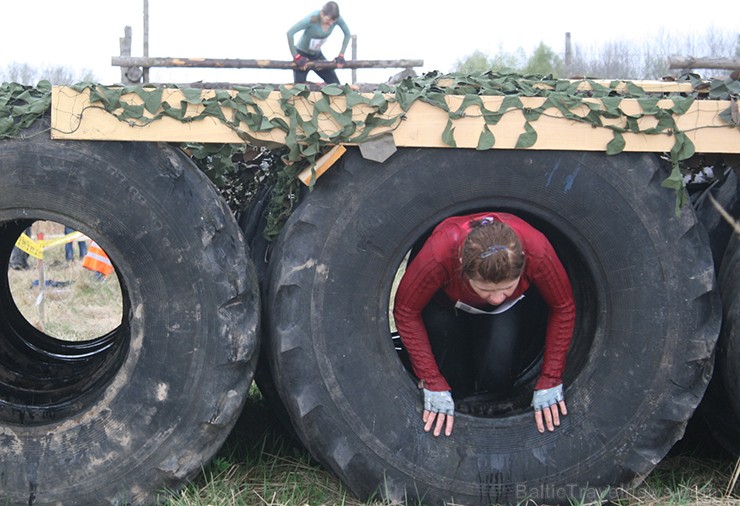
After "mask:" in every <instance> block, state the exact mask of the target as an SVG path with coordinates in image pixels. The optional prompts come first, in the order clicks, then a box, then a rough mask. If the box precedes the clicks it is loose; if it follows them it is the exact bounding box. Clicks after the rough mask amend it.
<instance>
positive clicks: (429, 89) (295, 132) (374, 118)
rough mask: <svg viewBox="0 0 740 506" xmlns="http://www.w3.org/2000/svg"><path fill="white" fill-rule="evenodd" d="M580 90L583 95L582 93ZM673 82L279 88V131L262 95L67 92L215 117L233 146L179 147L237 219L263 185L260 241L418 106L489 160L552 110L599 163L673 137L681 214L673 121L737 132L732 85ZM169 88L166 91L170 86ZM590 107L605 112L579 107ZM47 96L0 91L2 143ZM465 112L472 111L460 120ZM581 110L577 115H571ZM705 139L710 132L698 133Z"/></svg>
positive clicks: (679, 138)
mask: <svg viewBox="0 0 740 506" xmlns="http://www.w3.org/2000/svg"><path fill="white" fill-rule="evenodd" d="M584 81H585V82H587V83H588V84H590V86H588V88H589V89H587V90H584V89H581V88H580V86H581V85H582V84H583V82H584ZM682 81H685V82H689V83H690V84H691V85H692V89H693V92H692V93H648V92H646V91H645V90H643V89H642V88H641V87H640V86H638V85H637V84H635V83H633V82H629V81H626V82H625V81H616V80H615V81H611V82H610V84H609V85H604V84H601V83H603V81H599V82H596V81H595V80H589V79H585V80H579V81H571V80H561V79H554V78H552V77H549V76H521V75H516V74H506V75H503V74H496V73H485V74H481V75H461V74H440V73H437V72H432V73H428V74H425V75H423V76H420V77H409V78H407V79H404V80H403V81H402V82H401V83H399V84H397V85H394V86H391V85H379V86H378V87H377V88H376V89H375V90H373V91H371V92H369V93H360V92H358V91H356V90H355V89H353V88H352V87H350V86H348V85H344V86H341V85H327V86H324V87H321V88H320V93H318V94H312V90H311V89H310V88H309V87H308V86H306V85H300V84H299V85H290V86H279V87H278V88H277V91H279V93H280V97H281V98H280V101H279V103H280V107H281V109H282V111H281V112H282V115H283V116H284V117H285V118H287V120H284V119H281V118H276V117H275V116H274V115H270V114H268V113H269V111H264V110H263V109H262V105H263V102H264V100H265V99H266V98H267V96H268V95H269V94H270V93H271V92H273V91H275V89H274V88H272V87H264V88H259V87H251V88H247V87H240V86H233V87H231V88H229V89H228V90H227V89H220V90H215V93H214V94H213V95H212V96H208V97H204V96H203V94H202V93H201V91H202V90H201V89H196V88H182V87H176V88H178V89H179V90H180V91H182V93H183V95H184V97H185V98H184V100H183V102H182V103H181V104H180V106H179V107H176V106H173V105H171V104H168V103H167V102H163V100H162V97H163V91H164V90H165V89H166V88H165V87H161V86H147V85H135V86H103V85H100V84H94V83H80V84H78V85H75V86H73V88H75V89H76V90H78V91H83V90H89V91H90V99H91V107H99V108H103V109H105V110H106V111H108V112H109V113H111V114H113V115H115V116H116V117H117V118H118V119H119V120H120V121H124V122H126V123H128V124H129V125H131V126H144V125H146V124H148V123H151V122H153V121H157V120H158V119H160V118H162V117H171V118H175V119H177V120H179V121H183V122H192V121H199V120H202V119H203V118H206V117H208V118H216V119H217V120H218V121H221V122H222V123H224V124H226V125H227V126H229V127H230V128H232V129H233V130H234V131H235V132H236V133H237V134H238V135H239V137H240V138H242V139H244V143H242V144H221V145H214V144H194V143H190V144H186V145H183V146H182V148H183V149H184V150H185V151H186V152H187V153H188V154H189V155H190V156H191V157H192V159H193V160H194V161H195V162H196V163H197V165H198V166H199V167H200V168H201V169H202V170H204V171H205V173H206V174H208V176H209V177H210V179H211V180H212V181H213V182H214V183H215V184H216V185H217V186H218V187H219V188H220V189H221V191H222V194H223V195H224V197H225V198H226V200H227V202H228V203H229V205H230V206H231V208H232V210H234V211H235V212H238V211H240V210H243V209H245V208H246V207H247V206H249V204H250V199H251V198H252V197H253V196H254V195H255V194H256V193H257V191H258V189H259V188H260V187H261V186H263V185H271V186H272V188H273V196H272V202H271V206H270V213H269V223H268V226H267V229H266V231H265V234H266V235H267V236H268V238H273V237H275V236H276V235H277V233H279V229H280V225H281V223H282V222H283V221H284V220H285V218H286V217H287V216H288V215H289V213H290V210H291V209H292V207H293V206H294V205H295V204H296V203H297V197H298V184H299V183H298V180H297V177H296V176H297V174H298V173H299V172H301V171H302V170H303V169H304V168H306V167H313V165H314V164H315V162H316V160H317V159H318V157H320V156H321V155H322V154H323V153H324V152H326V150H327V149H328V148H330V147H331V146H333V145H336V144H340V143H361V142H363V141H366V140H368V139H371V138H373V136H374V135H376V134H377V132H386V131H387V130H388V129H389V128H390V129H393V128H395V127H396V126H397V125H398V124H399V123H400V122H401V121H403V118H404V115H405V113H406V112H407V111H408V110H409V108H410V107H411V106H412V104H413V103H414V102H416V101H423V102H426V103H428V104H431V105H433V106H435V107H438V108H440V109H442V110H444V111H445V112H446V113H447V114H448V122H447V125H446V128H445V129H444V131H443V132H442V140H443V141H444V142H445V144H447V145H448V146H451V147H455V146H456V143H455V127H454V120H455V119H458V118H461V117H463V116H471V114H474V113H471V112H470V111H471V110H473V111H476V110H477V111H478V112H477V113H475V114H477V115H479V116H480V117H482V118H483V119H484V126H483V129H482V131H481V134H480V137H479V140H478V146H477V149H479V150H486V149H492V148H494V147H495V145H496V139H495V137H494V135H493V133H492V132H491V130H490V129H489V125H495V124H497V123H498V122H499V121H500V120H501V119H502V118H503V117H504V115H506V114H507V113H509V112H511V111H515V110H517V111H518V110H521V111H522V112H523V114H524V117H525V119H526V122H525V124H524V127H523V131H522V132H521V134H520V135H519V138H518V142H517V146H516V147H517V148H521V149H526V148H529V147H531V146H533V145H534V144H535V142H536V141H537V128H536V122H537V120H538V119H539V118H540V117H542V116H546V115H548V114H549V113H548V110H549V109H551V108H555V109H557V111H558V112H559V113H560V114H561V115H562V117H563V118H564V119H565V120H567V121H578V122H583V123H588V124H590V125H592V126H594V127H596V128H605V129H609V130H611V132H612V140H611V141H610V142H609V143H608V144H607V146H605V151H606V153H608V154H617V153H620V152H621V151H622V150H623V149H624V146H625V141H624V138H623V134H624V133H626V132H631V133H642V134H648V135H671V136H673V138H674V140H675V142H674V145H673V148H672V150H671V151H670V153H668V157H669V159H670V162H671V164H672V167H673V170H672V172H671V174H670V176H669V177H668V178H666V180H665V181H664V186H666V187H668V188H671V189H673V190H675V191H676V194H677V199H676V204H677V208H680V207H681V206H683V204H684V203H685V199H686V192H685V191H684V190H685V188H684V185H685V183H684V178H685V171H686V168H685V166H684V164H682V163H681V162H683V161H685V160H688V159H689V158H691V157H692V156H693V155H694V154H695V153H694V146H693V143H692V142H691V140H690V139H689V138H688V137H687V136H686V133H687V132H686V131H681V130H679V129H678V128H677V126H676V122H675V118H676V117H677V116H680V115H682V114H684V113H685V112H686V111H687V110H688V109H689V108H690V107H691V105H692V104H693V102H694V101H695V100H701V99H712V100H729V101H730V103H731V105H730V107H729V108H728V109H727V110H725V111H723V112H722V113H721V114H720V117H721V118H722V119H723V121H724V122H726V123H727V124H728V125H740V119H739V118H738V109H737V97H738V96H740V81H738V80H733V79H727V80H721V79H713V80H710V81H706V80H703V79H701V78H700V77H699V76H697V75H693V74H692V75H687V76H685V77H683V78H682ZM173 87H175V86H173ZM132 93H133V94H136V95H138V96H139V97H140V98H141V101H142V103H141V105H133V104H131V103H130V102H129V101H127V100H124V99H123V97H124V96H125V95H129V94H132ZM449 95H458V96H463V97H464V98H463V100H462V103H461V105H460V107H458V108H457V109H455V110H452V109H450V107H449V106H448V103H447V101H446V97H448V96H449ZM487 95H493V96H504V97H505V98H504V100H503V102H502V104H501V106H500V107H499V109H498V110H495V111H491V110H488V109H487V108H486V107H485V105H484V103H483V101H482V99H481V97H482V96H487ZM336 96H344V97H345V99H346V107H345V108H344V109H342V110H337V109H336V108H334V107H332V103H331V99H332V97H336ZM295 97H301V98H304V99H306V100H309V101H310V103H311V106H312V108H313V114H312V115H311V117H309V118H307V119H306V118H304V117H303V116H302V115H301V114H299V113H298V111H297V110H296V108H295V106H294V100H293V99H294V98H295ZM522 97H543V98H545V101H544V103H543V105H542V106H540V107H537V108H527V107H525V106H524V105H523V103H522V101H521V98H522ZM586 98H598V99H600V100H599V101H600V102H601V104H603V106H601V105H599V104H594V103H593V102H589V101H586V100H584V99H586ZM627 98H629V99H636V100H637V101H638V102H639V104H640V105H641V108H642V112H641V113H640V114H638V115H635V114H627V113H625V112H624V111H623V110H622V109H621V102H622V100H623V99H627ZM661 99H670V100H671V101H672V104H673V105H672V106H671V107H668V108H666V107H662V106H659V105H658V101H659V100H661ZM50 102H51V86H50V84H49V83H48V82H40V83H39V84H38V85H37V86H36V87H27V86H22V85H19V84H14V83H4V84H3V85H2V86H1V87H0V138H3V137H14V136H17V135H18V134H19V132H20V131H21V130H22V129H23V128H25V127H26V126H28V125H29V124H30V123H31V122H32V121H33V120H34V119H35V118H37V117H39V116H40V115H42V114H44V113H45V112H46V111H47V110H48V109H49V107H50ZM193 104H197V105H201V106H202V108H201V109H200V110H201V112H199V113H198V115H197V116H193V115H192V114H191V113H189V112H188V111H189V108H188V106H189V105H193ZM360 104H361V105H363V108H364V109H363V110H368V111H370V112H368V113H365V114H363V115H362V117H361V118H359V119H358V118H357V117H356V116H353V108H354V107H356V106H358V105H360ZM391 104H398V105H399V106H400V109H401V111H402V112H401V113H399V114H396V115H391V116H389V115H388V114H387V112H388V110H389V106H390V105H391ZM471 106H472V107H473V109H470V108H471ZM583 106H586V107H588V113H587V114H586V115H585V116H584V115H582V114H576V113H575V112H574V111H576V110H578V109H581V108H583ZM224 108H225V109H230V110H231V111H233V112H234V114H233V116H230V118H227V117H226V116H225V115H224V113H223V110H224ZM319 115H323V116H329V117H331V119H332V122H333V124H334V126H335V129H334V130H333V131H332V132H326V131H324V130H321V129H320V128H319V123H318V121H319ZM649 116H652V117H654V118H655V126H654V127H651V128H646V129H641V127H640V125H639V123H638V122H639V120H640V119H641V118H644V117H649ZM614 118H618V119H620V121H618V122H616V124H605V122H604V120H606V119H614ZM697 128H708V127H697ZM274 129H277V130H280V131H282V132H283V133H284V134H285V143H284V144H281V145H275V144H266V143H265V142H263V141H259V140H257V139H256V138H255V137H254V133H258V132H267V131H271V130H274Z"/></svg>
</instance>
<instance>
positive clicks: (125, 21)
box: [0, 0, 740, 84]
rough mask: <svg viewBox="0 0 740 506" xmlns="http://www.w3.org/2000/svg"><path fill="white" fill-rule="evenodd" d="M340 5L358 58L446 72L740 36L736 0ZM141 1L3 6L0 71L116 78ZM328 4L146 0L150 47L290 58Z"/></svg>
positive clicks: (171, 72) (254, 73)
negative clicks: (508, 59) (305, 25)
mask: <svg viewBox="0 0 740 506" xmlns="http://www.w3.org/2000/svg"><path fill="white" fill-rule="evenodd" d="M338 4H339V7H340V10H341V13H342V16H343V17H344V19H345V21H346V22H347V24H348V25H349V27H350V29H351V31H352V32H353V33H354V34H356V35H357V45H358V58H360V59H383V60H390V59H420V60H424V66H423V68H420V69H416V70H417V72H420V71H422V72H425V71H430V70H440V71H442V72H448V71H450V70H451V69H452V67H453V66H454V64H455V63H456V61H458V60H460V59H463V58H464V57H465V56H466V55H468V54H470V53H472V52H473V51H475V50H480V51H482V52H484V53H488V54H496V53H497V52H499V51H500V50H503V51H505V52H514V51H516V50H517V49H518V48H522V49H523V50H524V51H525V52H526V53H527V54H531V52H532V51H533V50H534V48H535V47H536V46H537V45H539V43H540V42H543V43H545V44H546V45H548V46H549V47H551V48H552V49H554V50H555V51H556V52H559V53H562V51H563V48H564V41H565V33H566V32H570V33H571V37H572V42H573V44H576V45H579V46H581V47H585V48H587V47H595V46H598V45H600V44H601V43H604V42H607V41H614V40H626V41H634V42H636V43H640V42H642V41H649V40H650V37H651V35H653V34H657V33H658V32H659V31H660V30H664V31H667V32H668V33H670V34H672V35H673V34H676V35H678V36H681V35H688V36H690V35H691V34H692V33H693V34H696V35H704V34H705V33H707V31H708V30H710V29H717V30H722V31H728V32H731V33H732V32H734V33H740V10H738V3H737V0H714V1H712V2H706V3H704V2H698V3H697V2H694V3H689V4H687V5H686V6H685V7H680V6H679V3H678V2H673V3H670V2H668V3H666V2H656V1H650V0H641V1H639V2H634V1H622V2H600V3H593V2H591V3H588V2H586V3H584V2H581V3H573V2H544V1H540V0H530V1H528V2H521V1H519V2H512V1H500V0H499V1H496V0H467V1H464V2H434V1H424V2H418V1H415V0H400V1H395V2H370V1H367V0H363V1H360V0H340V1H338ZM143 5H144V2H143V0H119V1H117V2H112V1H110V0H107V1H106V0H95V1H93V0H67V1H64V0H35V1H33V0H32V1H31V2H23V3H21V2H12V3H11V2H7V3H4V4H3V23H2V24H3V26H2V28H0V69H2V68H5V67H6V66H7V65H9V64H10V63H13V62H16V63H28V64H30V65H32V66H34V67H37V68H44V67H51V66H64V67H68V68H69V69H71V70H72V71H73V72H75V73H77V72H79V73H80V74H82V72H83V71H84V70H89V71H91V72H92V73H93V75H94V76H95V79H96V80H97V81H99V82H102V83H104V84H113V83H117V82H119V81H120V70H119V69H118V68H117V67H113V66H112V65H111V57H112V56H115V55H118V54H119V38H120V37H122V36H123V33H124V27H125V26H127V25H128V26H131V27H132V30H133V48H132V55H133V56H141V55H142V54H143V52H142V51H143V41H142V34H143ZM321 5H323V1H321V0H319V1H316V2H311V1H306V0H261V1H255V0H207V1H203V0H199V1H194V0H149V55H150V56H159V57H204V58H244V59H275V60H289V59H290V53H289V51H288V46H287V38H286V35H285V32H286V31H287V29H288V28H289V27H290V26H291V25H293V24H294V23H295V22H296V21H298V20H299V19H301V18H302V17H304V16H305V15H307V14H308V13H309V12H310V11H312V10H316V9H319V8H320V7H321ZM341 39H342V36H341V30H338V29H337V30H336V31H335V33H334V34H333V35H332V37H331V39H330V42H328V43H327V45H326V46H325V54H326V56H327V57H329V58H333V57H334V56H336V53H337V51H338V47H339V44H340V42H341ZM348 53H349V51H348ZM681 56H688V55H681ZM691 56H703V55H691ZM728 56H731V55H728ZM347 58H350V54H347ZM349 72H350V71H349V70H343V71H340V76H339V77H340V80H342V81H345V82H348V81H349V80H350V74H349ZM395 72H397V70H396V69H387V70H382V71H364V70H360V71H358V80H359V81H364V82H379V81H382V80H384V77H385V76H390V75H392V74H393V73H395ZM379 73H382V76H383V77H379ZM311 76H313V74H311ZM150 79H151V81H154V82H165V81H169V82H189V81H197V80H205V81H232V82H242V83H257V82H275V83H276V82H291V81H292V73H291V72H290V71H287V70H282V71H273V70H269V71H268V70H234V71H232V70H223V69H221V70H205V69H152V71H151V74H150Z"/></svg>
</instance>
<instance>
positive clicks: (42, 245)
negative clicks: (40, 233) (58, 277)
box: [15, 232, 87, 260]
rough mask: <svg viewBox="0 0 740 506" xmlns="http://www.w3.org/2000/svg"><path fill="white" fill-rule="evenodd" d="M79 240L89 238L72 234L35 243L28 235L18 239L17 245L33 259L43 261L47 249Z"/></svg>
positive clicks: (80, 234) (79, 233) (81, 234)
mask: <svg viewBox="0 0 740 506" xmlns="http://www.w3.org/2000/svg"><path fill="white" fill-rule="evenodd" d="M79 238H84V239H87V237H86V236H85V235H84V234H83V233H82V232H72V233H69V234H67V235H64V236H62V237H57V238H55V239H49V240H43V241H35V240H33V239H31V238H30V237H28V236H27V235H26V234H21V235H20V236H19V237H18V240H17V241H16V242H15V245H16V246H18V248H20V249H21V250H23V251H25V252H26V253H28V254H29V255H31V256H32V257H34V258H38V259H39V260H43V259H44V250H45V249H49V248H53V247H55V246H60V245H62V244H67V243H68V242H72V241H74V240H75V239H79Z"/></svg>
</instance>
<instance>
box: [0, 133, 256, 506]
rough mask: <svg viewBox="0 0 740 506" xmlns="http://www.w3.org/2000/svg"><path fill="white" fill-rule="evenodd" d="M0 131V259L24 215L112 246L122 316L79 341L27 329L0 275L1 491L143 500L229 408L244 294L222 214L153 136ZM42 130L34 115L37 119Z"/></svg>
mask: <svg viewBox="0 0 740 506" xmlns="http://www.w3.org/2000/svg"><path fill="white" fill-rule="evenodd" d="M43 126H44V125H42V124H39V125H37V127H36V130H35V131H26V132H25V135H26V136H28V138H26V139H18V140H4V141H2V142H0V179H1V180H2V181H3V184H2V189H0V268H4V269H5V272H7V269H8V260H9V257H10V254H11V249H12V247H13V244H14V242H15V240H16V239H17V238H18V236H19V234H20V233H22V231H23V230H24V229H25V228H26V227H27V226H29V225H30V224H31V223H32V222H33V221H35V220H51V221H55V222H58V223H63V224H65V225H68V226H71V227H73V228H74V229H76V230H79V231H81V232H83V233H84V234H86V235H87V236H89V237H90V238H92V239H93V240H95V241H96V242H98V244H99V245H100V246H101V247H102V248H103V249H104V250H105V252H106V253H107V254H108V256H109V257H110V258H111V260H112V262H113V264H114V266H115V270H116V275H117V276H118V280H119V282H120V285H121V291H122V294H123V318H122V323H121V325H120V326H118V327H117V328H116V329H114V330H113V331H112V332H111V333H110V334H108V335H105V336H101V337H99V338H97V339H93V340H91V341H85V342H84V343H82V344H79V343H73V342H68V341H64V342H63V341H60V340H58V339H55V338H53V337H51V336H49V335H46V334H44V333H42V332H39V331H37V330H36V329H34V328H33V327H32V326H31V325H30V324H29V323H28V321H26V320H25V318H23V317H22V316H21V315H20V313H19V310H18V309H17V307H16V306H15V304H14V302H13V298H12V296H11V295H10V289H9V286H8V277H7V276H6V275H3V276H2V281H0V290H1V291H2V296H1V297H0V300H1V301H2V302H0V434H2V441H3V444H2V445H0V499H2V502H3V503H6V502H7V503H9V504H20V503H23V504H34V505H39V504H103V503H105V504H108V503H111V504H129V503H131V504H139V503H147V504H151V503H155V502H157V498H158V497H159V494H164V493H166V491H167V490H173V489H177V488H179V487H180V486H182V485H183V483H185V482H186V481H187V480H188V479H189V478H191V477H192V476H194V474H196V473H197V472H199V471H200V470H201V467H202V466H203V465H204V464H205V463H206V462H207V461H208V460H209V459H210V458H211V457H212V456H213V454H214V453H215V452H216V451H217V450H218V449H219V448H220V446H221V444H222V443H223V441H224V439H225V438H226V437H227V435H228V433H229V430H230V429H231V427H232V426H233V424H234V422H235V421H236V418H237V417H238V415H239V413H240V411H241V408H242V406H243V403H244V399H245V396H246V394H247V392H248V387H249V385H250V383H251V380H252V375H253V372H254V367H255V361H256V356H257V349H258V343H257V325H258V321H259V316H260V303H259V294H258V291H257V283H256V277H255V274H254V270H253V267H252V265H251V262H250V261H249V259H248V256H247V249H246V244H245V242H244V239H243V237H242V235H241V232H240V231H239V229H238V226H237V224H236V220H235V219H234V217H233V216H232V215H231V213H230V212H229V210H228V208H227V206H226V205H225V203H224V202H223V200H222V199H221V198H220V197H219V196H218V194H217V192H216V191H215V189H214V188H213V186H212V185H211V184H210V183H209V182H208V180H207V179H206V178H205V177H204V176H203V174H202V173H201V172H200V171H198V169H197V168H196V167H195V166H194V165H193V164H192V163H191V162H190V160H189V159H187V157H185V156H184V155H183V154H182V152H180V151H179V150H177V149H174V148H171V147H169V146H167V145H158V144H142V143H113V142H110V143H108V142H92V143H89V142H63V141H50V140H49V139H48V135H49V134H48V131H47V132H43V131H41V130H40V129H41V128H42V127H43ZM46 128H48V125H46Z"/></svg>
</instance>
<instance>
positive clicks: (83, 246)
mask: <svg viewBox="0 0 740 506" xmlns="http://www.w3.org/2000/svg"><path fill="white" fill-rule="evenodd" d="M77 245H78V246H79V248H80V258H85V255H87V243H86V242H85V241H79V242H78V243H77Z"/></svg>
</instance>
